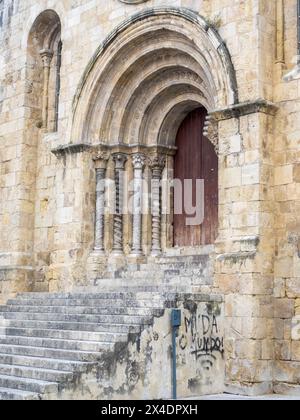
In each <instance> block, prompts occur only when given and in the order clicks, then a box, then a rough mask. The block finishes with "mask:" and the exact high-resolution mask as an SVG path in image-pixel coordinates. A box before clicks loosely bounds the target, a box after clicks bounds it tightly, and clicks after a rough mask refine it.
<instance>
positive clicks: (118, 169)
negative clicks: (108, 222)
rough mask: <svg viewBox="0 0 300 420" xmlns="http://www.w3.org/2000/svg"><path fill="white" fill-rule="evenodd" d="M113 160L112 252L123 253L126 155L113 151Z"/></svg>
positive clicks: (115, 253)
mask: <svg viewBox="0 0 300 420" xmlns="http://www.w3.org/2000/svg"><path fill="white" fill-rule="evenodd" d="M113 160H114V162H115V191H116V193H115V194H116V198H115V215H114V238H113V254H114V255H122V254H123V196H124V188H123V187H124V186H123V175H124V168H125V163H126V161H127V156H126V155H125V154H124V153H115V154H114V155H113Z"/></svg>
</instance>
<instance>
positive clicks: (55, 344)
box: [0, 335, 127, 352]
mask: <svg viewBox="0 0 300 420" xmlns="http://www.w3.org/2000/svg"><path fill="white" fill-rule="evenodd" d="M126 338H127V336H126ZM118 341H125V339H122V340H118ZM0 344H9V345H15V346H30V347H47V348H54V349H61V350H75V351H77V350H78V351H87V352H89V351H92V352H101V351H112V350H113V349H114V347H115V343H114V342H97V341H78V340H56V339H53V338H37V337H22V336H10V335H7V336H1V335H0Z"/></svg>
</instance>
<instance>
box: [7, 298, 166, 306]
mask: <svg viewBox="0 0 300 420" xmlns="http://www.w3.org/2000/svg"><path fill="white" fill-rule="evenodd" d="M51 296H52V295H49V297H48V298H47V299H39V298H33V299H31V298H29V297H28V298H21V297H19V298H16V299H10V300H9V301H8V302H7V305H8V306H39V307H40V306H66V307H69V306H83V307H97V308H121V307H129V308H131V307H132V308H135V307H137V308H138V307H142V308H162V307H163V305H164V300H163V299H162V298H161V296H160V298H155V297H153V298H152V299H139V300H137V299H125V300H120V299H116V300H113V299H96V298H95V299H93V298H81V299H79V298H77V299H72V298H70V299H64V298H52V297H51Z"/></svg>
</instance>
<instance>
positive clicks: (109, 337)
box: [0, 327, 140, 342]
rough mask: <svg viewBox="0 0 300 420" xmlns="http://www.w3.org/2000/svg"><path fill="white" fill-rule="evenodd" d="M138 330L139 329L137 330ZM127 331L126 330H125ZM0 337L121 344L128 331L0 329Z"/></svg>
mask: <svg viewBox="0 0 300 420" xmlns="http://www.w3.org/2000/svg"><path fill="white" fill-rule="evenodd" d="M139 329H140V328H139ZM126 330H128V328H126ZM0 334H1V335H10V336H22V337H36V338H52V339H58V340H80V341H99V342H117V341H120V342H123V341H127V339H128V331H126V332H121V333H114V332H112V331H107V332H92V331H74V330H55V329H44V328H42V329H39V328H37V329H35V328H17V327H15V328H14V327H8V328H1V327H0Z"/></svg>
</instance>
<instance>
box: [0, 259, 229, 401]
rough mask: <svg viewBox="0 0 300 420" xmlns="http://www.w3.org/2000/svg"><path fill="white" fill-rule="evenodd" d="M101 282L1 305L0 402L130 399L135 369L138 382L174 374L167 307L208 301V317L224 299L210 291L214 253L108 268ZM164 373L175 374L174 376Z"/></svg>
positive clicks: (29, 295) (19, 297)
mask: <svg viewBox="0 0 300 420" xmlns="http://www.w3.org/2000/svg"><path fill="white" fill-rule="evenodd" d="M98 277H99V278H97V279H96V280H95V281H93V282H92V284H91V285H90V286H84V287H77V288H76V289H74V290H73V291H72V293H37V292H36V293H22V294H19V295H17V296H16V298H14V299H10V300H9V301H8V302H7V304H6V305H5V306H0V400H5V399H8V400H34V399H36V400H47V399H55V400H56V399H66V398H67V399H79V398H80V399H81V398H82V396H84V398H87V399H95V398H111V397H112V396H113V397H115V396H117V397H119V396H120V397H126V396H129V395H130V392H131V391H133V392H135V391H134V389H135V388H134V386H135V385H136V383H135V382H136V377H137V374H136V368H137V367H138V369H139V376H140V378H141V377H143V376H144V374H147V375H148V377H150V381H152V380H153V378H155V377H156V376H157V374H158V373H157V372H159V374H163V372H162V369H164V368H165V369H169V367H168V365H169V359H170V353H169V350H168V349H169V346H170V340H171V339H170V337H171V335H170V320H169V319H170V314H169V312H168V310H169V309H170V308H176V307H181V308H182V309H184V308H185V309H186V308H188V310H190V308H194V304H195V302H197V304H196V306H197V307H200V306H201V305H202V303H201V302H203V305H204V306H203V309H201V310H202V311H204V313H205V314H206V315H208V314H207V313H206V312H205V311H206V307H209V306H207V303H209V302H213V303H217V305H220V304H221V302H222V298H220V297H216V296H214V295H212V294H211V290H212V278H213V276H212V259H211V255H210V254H209V253H204V254H202V255H167V256H164V257H156V258H155V259H153V261H152V260H151V258H149V259H148V260H147V261H146V262H144V263H141V264H133V263H128V264H127V265H126V266H124V267H122V268H116V267H114V266H113V265H109V266H108V267H106V268H104V271H103V272H102V273H101V275H100V276H98ZM191 301H192V305H188V307H186V306H185V304H186V302H191ZM199 305H200V306H199ZM191 310H192V312H193V309H191ZM191 316H193V315H192V313H191ZM206 319H208V317H207V316H206ZM149 337H150V339H149ZM141 346H142V349H143V350H142V351H141V352H140V350H139V349H140V347H141ZM147 346H148V347H149V348H148V347H147ZM160 346H161V347H160ZM162 352H164V354H163V355H162ZM124 355H125V356H124ZM123 357H125V358H126V361H125V362H124V361H122V360H123ZM186 357H190V355H189V353H188V352H187V353H185V354H184V357H183V360H184V359H185V358H186ZM162 360H163V362H161V361H162ZM193 363H194V359H192V360H191V363H190V364H189V363H187V364H188V365H189V366H190V370H191V375H193V374H194V372H195V371H197V369H198V362H195V363H196V364H195V366H194V365H193ZM153 364H155V366H154V367H153ZM116 366H117V367H116ZM120 366H121V370H122V369H123V371H122V372H121V373H120ZM152 368H153V369H154V375H153V374H152V373H151V372H152ZM114 369H115V370H114ZM155 369H156V370H155ZM183 369H186V368H185V364H183ZM149 375H150V376H149ZM151 375H152V376H151ZM164 375H165V376H166V377H171V372H170V371H165V372H164ZM216 375H219V371H217V372H215V373H214V377H215V376H216ZM116 377H117V380H115V378H116ZM119 377H121V382H122V381H123V382H122V385H121V386H119V384H118V380H119V379H118V378H119ZM124 377H125V379H124ZM147 381H148V383H149V379H147V380H146V382H147ZM154 381H155V379H154ZM116 382H117V384H116ZM169 382H170V381H169ZM86 383H88V385H87V386H86V385H85V384H86ZM90 383H93V385H92V387H90ZM132 383H134V386H133V387H131V385H132ZM124 384H125V388H126V387H127V388H126V389H125V388H124ZM128 384H129V385H128ZM118 386H119V388H118ZM139 386H140V388H139V392H140V394H136V395H137V397H138V398H139V397H140V396H141V395H146V396H148V397H149V394H142V393H143V389H144V388H143V380H142V381H141V380H140V382H139ZM157 386H158V388H159V384H158V385H157ZM162 386H163V384H162ZM93 387H94V391H95V392H93ZM100 388H101V391H100ZM116 388H117V389H116ZM141 389H142V391H141ZM213 390H216V392H218V388H213ZM76 392H77V394H76ZM145 392H146V391H145ZM157 392H158V393H157V394H154V395H158V396H159V397H160V398H162V394H163V393H165V395H167V398H169V396H170V395H171V391H170V390H167V389H166V388H164V389H163V390H162V389H158V391H157ZM187 395H188V394H187ZM150 398H152V394H150Z"/></svg>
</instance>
